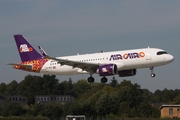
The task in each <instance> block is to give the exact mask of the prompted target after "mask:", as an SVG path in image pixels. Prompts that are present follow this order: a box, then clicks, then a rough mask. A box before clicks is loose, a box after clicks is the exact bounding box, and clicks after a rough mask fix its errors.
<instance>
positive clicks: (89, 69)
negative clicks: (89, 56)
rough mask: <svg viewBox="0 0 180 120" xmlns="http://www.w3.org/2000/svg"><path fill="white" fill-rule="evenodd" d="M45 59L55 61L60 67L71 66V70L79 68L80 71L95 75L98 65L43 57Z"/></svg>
mask: <svg viewBox="0 0 180 120" xmlns="http://www.w3.org/2000/svg"><path fill="white" fill-rule="evenodd" d="M45 58H49V59H52V60H56V61H58V63H60V64H61V65H68V66H72V68H76V67H78V68H81V69H82V70H85V71H87V72H90V73H95V72H96V71H97V69H98V67H99V65H100V64H98V63H89V62H78V61H73V60H68V59H60V58H55V57H50V56H45Z"/></svg>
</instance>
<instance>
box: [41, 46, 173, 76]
mask: <svg viewBox="0 0 180 120" xmlns="http://www.w3.org/2000/svg"><path fill="white" fill-rule="evenodd" d="M57 58H60V59H66V60H72V61H78V62H85V63H98V64H99V65H103V64H116V65H117V67H118V71H121V70H128V69H138V68H150V67H155V66H161V65H165V64H168V63H170V62H172V61H173V60H174V57H173V56H172V55H170V54H167V53H166V52H165V51H164V50H162V49H157V48H143V49H132V50H124V51H113V52H102V53H94V54H83V55H74V56H65V57H57ZM40 72H41V73H44V74H55V75H72V74H84V73H89V72H87V71H84V70H82V69H81V68H78V67H75V68H73V67H72V66H68V65H61V64H59V63H58V62H57V61H55V60H49V61H48V62H46V63H45V65H44V66H43V67H42V69H41V71H40Z"/></svg>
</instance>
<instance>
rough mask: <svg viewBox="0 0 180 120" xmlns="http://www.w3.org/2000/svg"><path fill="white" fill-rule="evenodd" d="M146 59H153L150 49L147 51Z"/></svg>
mask: <svg viewBox="0 0 180 120" xmlns="http://www.w3.org/2000/svg"><path fill="white" fill-rule="evenodd" d="M146 60H147V61H149V60H151V51H150V50H147V51H146Z"/></svg>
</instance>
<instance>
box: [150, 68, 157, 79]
mask: <svg viewBox="0 0 180 120" xmlns="http://www.w3.org/2000/svg"><path fill="white" fill-rule="evenodd" d="M153 68H154V67H150V70H151V77H155V76H156V74H155V73H153V71H154V70H153Z"/></svg>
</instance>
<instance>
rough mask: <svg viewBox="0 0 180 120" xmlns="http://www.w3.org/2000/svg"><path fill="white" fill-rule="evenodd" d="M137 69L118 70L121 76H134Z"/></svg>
mask: <svg viewBox="0 0 180 120" xmlns="http://www.w3.org/2000/svg"><path fill="white" fill-rule="evenodd" d="M136 72H137V71H136V69H130V70H121V71H118V74H119V76H120V77H126V76H134V75H136Z"/></svg>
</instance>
